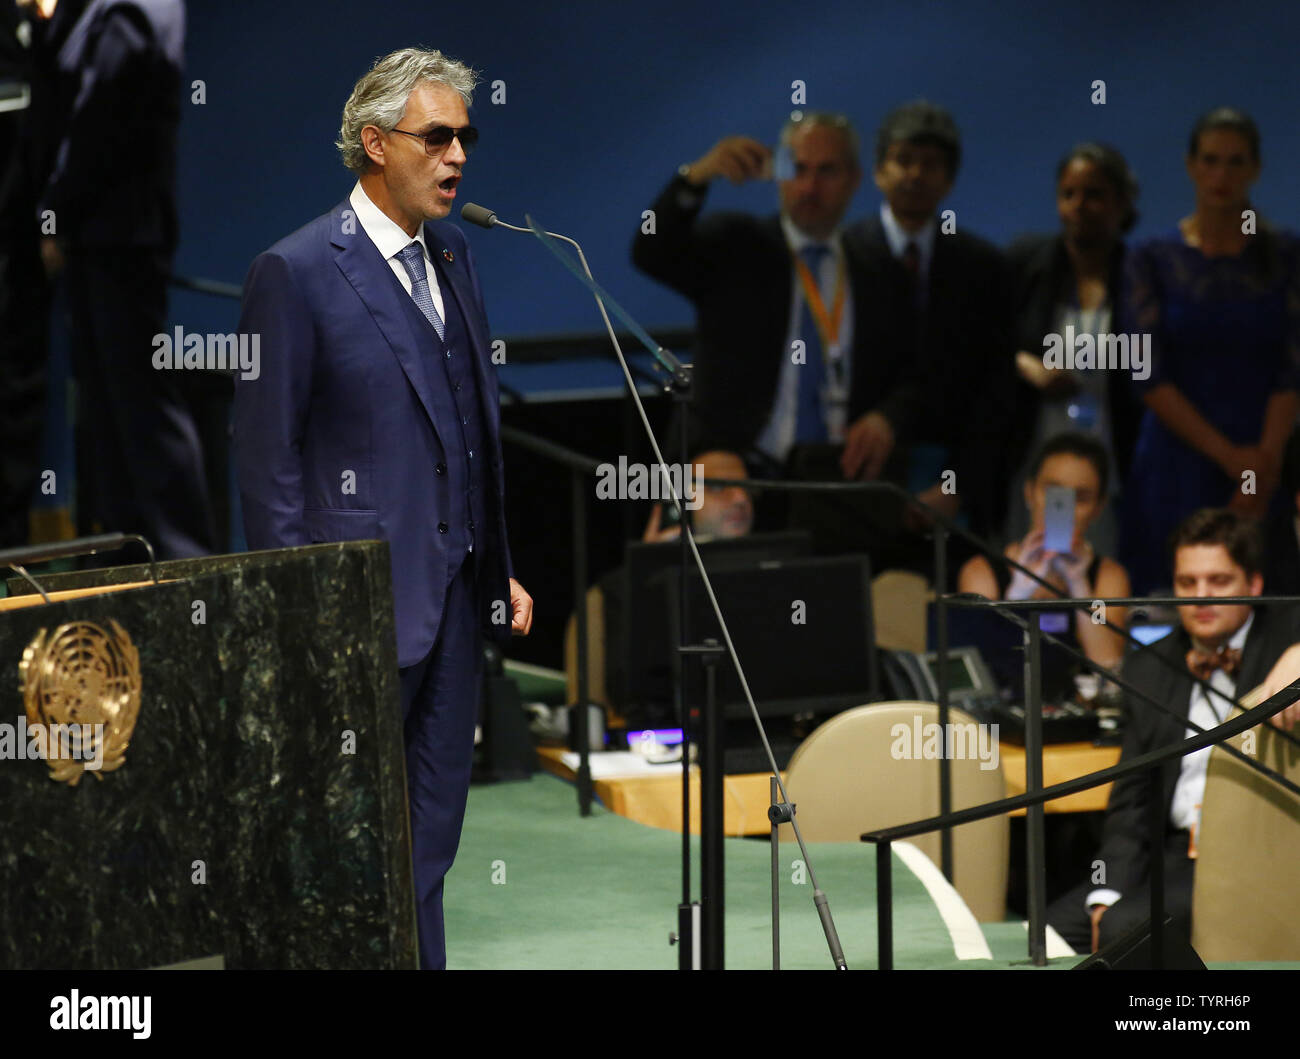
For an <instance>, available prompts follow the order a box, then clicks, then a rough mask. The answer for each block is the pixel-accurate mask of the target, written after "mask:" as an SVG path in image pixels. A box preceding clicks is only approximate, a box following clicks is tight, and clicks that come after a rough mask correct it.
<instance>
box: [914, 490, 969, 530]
mask: <svg viewBox="0 0 1300 1059" xmlns="http://www.w3.org/2000/svg"><path fill="white" fill-rule="evenodd" d="M916 499H917V500H919V501H921V503H923V504H927V505H929V506H930V507H933V508H937V509H938V510H939V511H940V512H942V513H943V514H945V515H947V516H948V517H949V518H956V517H957V512H958V511H959V510H961V501H960V500H959V499H958V498H957V494H956V493H945V492H944V491H943V485H942V483H940V482H935V483H934V485H932V486H930V488H929V489H926V490H925V491H924V492H920V493H917V494H916ZM933 522H934V519H932V518H931V517H930V515H929V513H928V512H926V511H923V510H922V509H921V508H918V507H913V506H912V505H911V504H908V505H907V507H905V508H903V524H904V525H906V526H907V528H908V529H910V530H913V531H915V532H917V533H920V532H921V531H922V530H928V529H929V528H930V526H931V524H932V523H933Z"/></svg>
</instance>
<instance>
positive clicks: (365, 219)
mask: <svg viewBox="0 0 1300 1059" xmlns="http://www.w3.org/2000/svg"><path fill="white" fill-rule="evenodd" d="M348 202H349V203H350V204H351V206H352V208H353V209H354V210H355V211H356V214H357V220H358V221H360V222H361V227H362V228H363V229H364V230H365V233H366V235H368V236H370V241H371V242H372V243H374V244H375V246H376V247H377V248H378V249H379V252H380V253H381V254H383V255H384V260H385V261H387V260H388V259H389V258H392V257H396V256H397V255H398V254H399V253H401V252H402V250H404V249H405V248H406V247H407V246H408V245H409V244H410V242H411V236H409V235H407V234H406V231H405V230H404V229H403V228H402V226H401V225H400V224H398V223H397V222H396V221H395V220H393V218H391V217H390V216H388V214H386V213H385V212H384V211H383V210H381V209H380V208H379V207H378V206H376V205H375V204H374V203H373V202H372V201H371V200H370V196H369V195H367V194H366V192H365V189H364V188H363V187H362V186H361V181H360V180H358V181H357V183H356V186H355V187H353V189H352V194H350V195H349V196H348ZM415 238H416V240H418V241H419V243H420V246H421V247H423V248H424V256H425V258H426V259H427V258H428V257H429V248H428V247H427V246H425V245H424V225H420V227H419V229H418V230H417V231H416V233H415Z"/></svg>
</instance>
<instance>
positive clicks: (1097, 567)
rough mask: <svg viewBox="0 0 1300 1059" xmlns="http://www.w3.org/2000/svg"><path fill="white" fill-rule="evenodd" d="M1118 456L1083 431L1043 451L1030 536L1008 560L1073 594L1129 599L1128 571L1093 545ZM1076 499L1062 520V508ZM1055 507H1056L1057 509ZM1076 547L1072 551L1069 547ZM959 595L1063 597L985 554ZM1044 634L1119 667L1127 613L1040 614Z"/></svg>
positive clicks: (1031, 491)
mask: <svg viewBox="0 0 1300 1059" xmlns="http://www.w3.org/2000/svg"><path fill="white" fill-rule="evenodd" d="M1109 468H1110V455H1109V453H1108V452H1107V451H1106V448H1105V446H1104V445H1103V444H1102V443H1101V442H1100V441H1098V440H1097V439H1096V438H1094V437H1092V436H1090V435H1088V434H1081V433H1073V432H1071V433H1064V434H1057V435H1056V436H1054V437H1052V438H1049V439H1048V440H1047V441H1046V442H1045V443H1044V444H1043V446H1042V448H1040V449H1039V450H1038V453H1037V455H1036V456H1035V457H1034V460H1033V462H1032V463H1031V464H1030V470H1029V477H1028V480H1027V481H1026V482H1025V506H1026V507H1027V508H1028V509H1029V527H1030V528H1029V532H1028V533H1027V534H1026V535H1025V536H1024V538H1022V539H1021V540H1019V541H1013V542H1012V543H1011V544H1008V545H1007V547H1006V550H1005V553H1004V554H1005V555H1006V557H1007V558H1008V559H1013V560H1015V561H1016V562H1018V563H1019V564H1020V565H1021V566H1024V567H1027V568H1028V569H1030V570H1032V571H1033V572H1034V573H1035V574H1037V575H1038V576H1039V577H1041V578H1043V580H1045V581H1047V582H1049V583H1050V584H1052V585H1055V586H1056V587H1057V588H1058V589H1060V590H1061V591H1062V592H1064V593H1065V594H1066V595H1068V596H1075V597H1079V598H1083V599H1104V598H1107V597H1112V596H1127V595H1128V594H1129V578H1128V573H1127V572H1126V571H1125V569H1124V567H1122V566H1121V565H1120V564H1119V563H1117V562H1116V561H1115V560H1114V559H1110V558H1107V557H1105V556H1101V555H1097V554H1096V553H1095V552H1094V551H1093V548H1092V545H1091V544H1089V543H1088V542H1087V540H1086V539H1085V534H1086V533H1087V531H1088V527H1089V526H1091V525H1092V524H1093V522H1095V521H1096V519H1097V517H1098V516H1099V515H1100V514H1101V513H1102V511H1103V510H1104V509H1105V506H1106V488H1107V484H1108V479H1109ZM1062 499H1064V500H1065V501H1066V503H1067V504H1068V503H1069V501H1070V500H1072V501H1073V505H1072V510H1071V509H1068V508H1067V509H1066V511H1065V512H1064V514H1063V517H1062V514H1061V507H1062V505H1061V503H1060V501H1061V500H1062ZM1053 502H1054V503H1053ZM1066 542H1068V545H1067V546H1065V547H1063V546H1062V545H1065V544H1066ZM957 590H958V591H959V592H975V593H978V594H979V595H981V596H984V597H986V598H987V599H1054V598H1056V597H1057V593H1054V592H1052V591H1050V590H1049V589H1047V588H1044V587H1043V586H1042V585H1040V584H1039V583H1038V582H1036V581H1034V580H1033V579H1032V578H1030V577H1028V576H1027V575H1025V574H1024V573H1022V572H1021V571H1019V570H1016V569H1014V568H1012V567H1011V566H1009V565H1007V564H1005V563H1001V562H998V563H992V562H990V561H989V560H988V559H987V558H985V557H984V556H982V555H977V556H975V557H974V558H973V559H971V560H969V561H968V562H967V563H966V564H965V565H964V566H963V567H962V568H961V572H960V574H959V575H958V578H957ZM1039 617H1040V624H1041V627H1042V629H1043V631H1044V632H1047V633H1051V634H1052V635H1053V636H1056V637H1057V638H1058V639H1060V640H1062V641H1064V642H1066V643H1073V644H1076V645H1077V646H1079V647H1080V648H1081V649H1082V650H1083V652H1084V654H1086V655H1087V656H1088V658H1089V659H1090V660H1092V661H1093V662H1096V663H1097V664H1098V665H1103V666H1108V667H1114V666H1118V665H1119V662H1120V659H1121V658H1123V655H1124V638H1123V636H1121V635H1119V634H1118V633H1116V632H1115V631H1114V630H1115V629H1117V628H1118V629H1123V628H1124V626H1125V623H1126V621H1127V611H1126V610H1125V609H1124V608H1122V607H1109V608H1107V609H1106V611H1105V620H1104V621H1095V620H1094V610H1093V609H1087V610H1075V611H1060V612H1056V611H1040V612H1039Z"/></svg>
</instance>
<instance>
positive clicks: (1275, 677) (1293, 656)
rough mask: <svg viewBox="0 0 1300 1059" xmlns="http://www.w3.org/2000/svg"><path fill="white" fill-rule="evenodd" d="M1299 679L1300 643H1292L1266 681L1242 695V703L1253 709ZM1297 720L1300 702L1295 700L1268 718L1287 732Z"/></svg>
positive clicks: (1299, 713) (1299, 715)
mask: <svg viewBox="0 0 1300 1059" xmlns="http://www.w3.org/2000/svg"><path fill="white" fill-rule="evenodd" d="M1297 680H1300V643H1297V644H1292V645H1291V646H1290V647H1288V648H1287V649H1286V650H1285V651H1283V652H1282V657H1281V658H1279V659H1278V660H1277V661H1276V662H1274V663H1273V668H1272V669H1270V670H1269V671H1268V676H1266V677H1265V678H1264V683H1262V684H1261V685H1260V686H1259V687H1257V688H1255V689H1254V690H1253V691H1251V692H1250V693H1249V694H1248V695H1244V696H1242V703H1241V704H1242V705H1243V706H1244V707H1246V708H1247V709H1253V708H1254V707H1256V706H1258V705H1259V704H1260V703H1261V702H1263V701H1264V700H1265V699H1271V698H1272V697H1273V696H1274V695H1276V694H1277V693H1278V692H1279V691H1281V690H1282V689H1283V688H1285V687H1286V686H1287V685H1289V684H1294V683H1295V682H1296V681H1297ZM1297 721H1300V702H1293V703H1292V704H1291V705H1290V706H1288V707H1287V708H1286V709H1285V710H1283V711H1282V712H1281V713H1275V714H1273V716H1272V717H1270V718H1269V719H1268V723H1269V724H1271V725H1272V726H1273V727H1274V728H1281V729H1283V730H1284V731H1287V732H1289V731H1291V729H1293V728H1294V727H1295V726H1296V722H1297Z"/></svg>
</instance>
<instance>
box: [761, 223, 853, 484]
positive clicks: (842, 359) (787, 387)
mask: <svg viewBox="0 0 1300 1059" xmlns="http://www.w3.org/2000/svg"><path fill="white" fill-rule="evenodd" d="M781 230H782V231H783V232H784V233H785V242H786V245H787V246H788V247H789V248H790V252H791V253H792V254H796V255H797V254H799V253H800V251H802V250H803V249H804V248H805V247H807V246H810V245H812V244H813V243H816V242H817V240H815V239H810V238H809V237H808V236H806V235H804V233H803V232H801V231H800V230H799V229H798V228H796V227H795V226H794V223H793V222H792V221H791V220H790V218H789V217H786V216H785V215H784V214H782V216H781ZM824 245H826V246H828V247H830V250H831V252H830V253H829V254H827V255H826V256H825V257H824V258H823V259H822V263H821V268H820V269H819V270H818V271H819V274H818V275H817V276H816V277H815V279H816V280H817V288H818V290H819V291H820V292H821V296H822V303H823V304H824V305H825V306H826V308H827V309H828V310H830V309H831V308H833V306H834V301H835V282H836V280H837V278H838V276H839V272H840V267H841V264H843V266H844V311H843V313H842V314H841V316H840V330H839V334H838V336H837V341H836V342H835V344H834V345H832V346H831V348H830V349H829V350H827V351H826V355H827V358H828V359H829V361H830V364H829V365H828V366H827V369H826V370H827V371H828V372H830V371H832V370H833V371H837V372H838V373H839V375H840V379H841V385H842V387H843V396H844V405H843V407H841V408H826V407H823V409H822V410H823V412H824V413H825V414H826V428H827V435H828V436H829V437H830V440H831V441H843V440H844V429H845V427H846V426H847V423H846V421H845V420H846V417H847V415H848V395H849V393H850V390H851V387H852V386H853V377H852V366H853V358H852V357H850V356H849V355H848V354H849V351H850V350H852V348H853V286H852V283H851V281H850V279H849V270H848V265H847V262H845V259H844V245H843V242H842V241H841V239H840V231H839V229H838V228H837V229H836V230H835V231H834V232H832V233H831V235H830V238H829V239H826V240H825V242H824ZM792 271H793V273H794V274H793V282H792V285H791V291H790V322H789V327H788V328H787V330H786V336H785V353H784V354H783V356H782V357H781V372H780V375H779V376H778V378H777V385H776V400H775V401H774V402H773V403H772V414H771V416H770V417H769V418H768V421H767V425H766V426H765V427H764V428H763V430H762V432H761V433H760V434H759V436H758V441H757V446H758V448H760V449H762V450H763V451H764V452H766V453H767V454H768V455H769V456H771V457H772V458H773V459H774V460H777V461H778V462H784V461H785V458H786V456H787V455H788V454H789V452H790V447H791V446H792V445H793V444H794V435H795V429H796V426H797V425H798V417H799V379H800V377H801V376H800V373H801V371H802V370H803V369H804V368H806V364H804V365H800V364H795V363H794V361H793V360H792V359H791V350H792V349H793V347H794V343H795V341H796V340H797V339H798V338H799V337H800V335H799V318H800V316H801V315H802V313H803V286H802V284H800V282H799V273H798V271H797V270H792ZM805 353H806V356H809V357H812V356H821V355H822V350H821V345H820V343H819V344H818V345H817V347H816V348H815V349H812V348H810V349H808V350H806V351H805Z"/></svg>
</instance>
